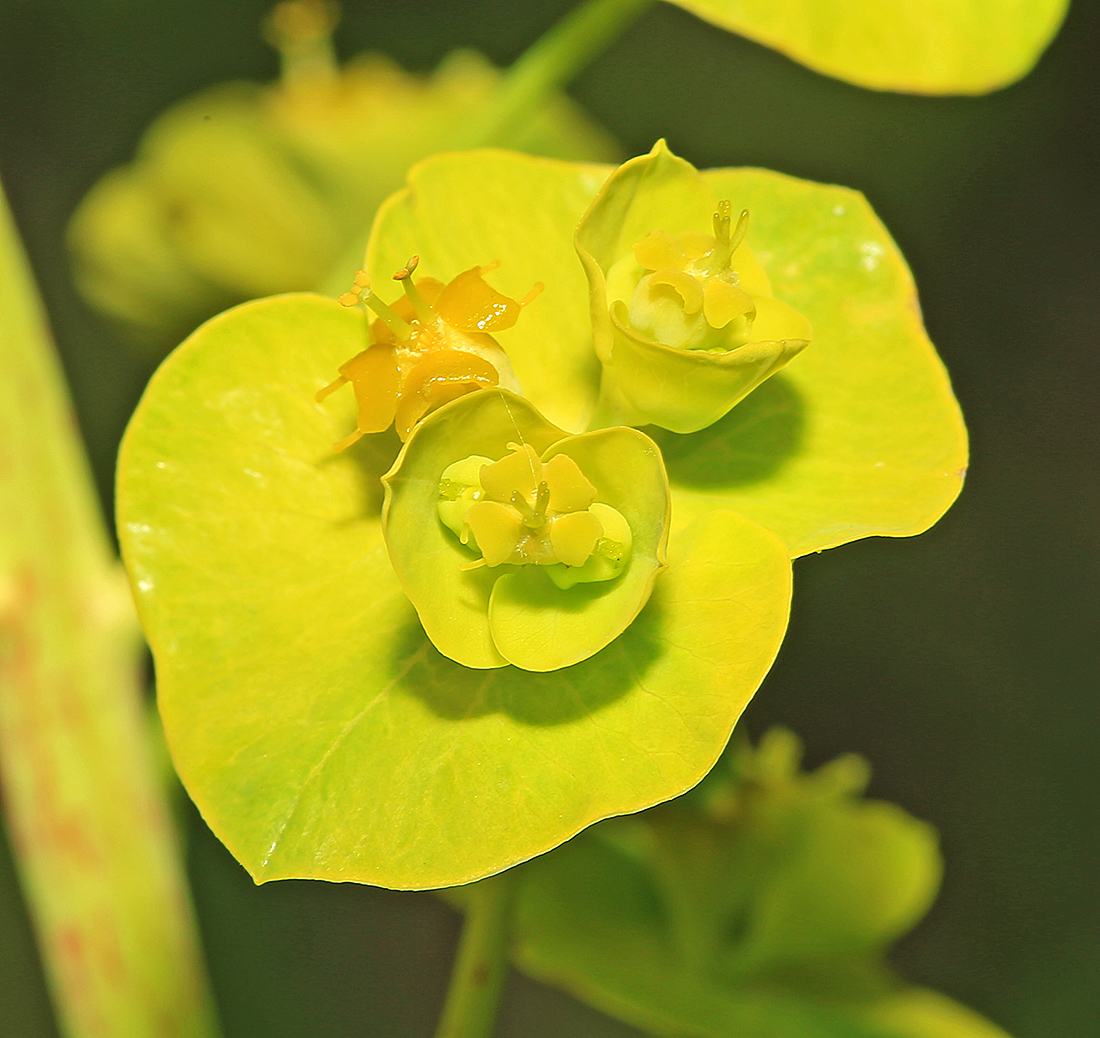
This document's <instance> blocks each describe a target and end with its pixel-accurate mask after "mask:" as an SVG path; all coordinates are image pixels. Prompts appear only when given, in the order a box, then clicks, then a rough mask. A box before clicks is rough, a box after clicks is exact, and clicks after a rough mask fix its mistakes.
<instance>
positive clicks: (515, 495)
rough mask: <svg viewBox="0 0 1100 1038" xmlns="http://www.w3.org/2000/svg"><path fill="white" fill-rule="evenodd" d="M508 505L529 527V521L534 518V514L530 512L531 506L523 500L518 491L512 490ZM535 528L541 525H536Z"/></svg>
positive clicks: (525, 499)
mask: <svg viewBox="0 0 1100 1038" xmlns="http://www.w3.org/2000/svg"><path fill="white" fill-rule="evenodd" d="M508 503H509V504H510V505H511V506H512V507H513V508H514V509H515V510H516V511H517V512H519V514H520V515H521V516H522V517H523V521H524V523H525V524H526V525H527V526H531V520H532V519H533V518H534V515H535V513H534V512H533V511H532V510H531V506H530V505H529V504H528V503H527V498H525V497H524V496H523V495H522V494H521V493H520V492H519V491H518V490H513V491H512V493H511V494H510V495H509V497H508ZM535 525H536V526H541V525H542V523H536V524H535Z"/></svg>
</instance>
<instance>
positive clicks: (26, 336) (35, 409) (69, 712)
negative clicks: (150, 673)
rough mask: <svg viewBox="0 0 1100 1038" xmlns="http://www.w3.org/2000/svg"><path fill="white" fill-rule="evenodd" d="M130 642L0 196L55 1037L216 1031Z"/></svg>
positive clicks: (22, 713) (21, 686)
mask: <svg viewBox="0 0 1100 1038" xmlns="http://www.w3.org/2000/svg"><path fill="white" fill-rule="evenodd" d="M140 653H141V639H140V634H139V631H138V627H137V622H136V618H135V616H134V611H133V604H132V600H131V598H130V594H129V589H128V588H127V586H126V583H125V579H124V577H123V574H122V571H121V567H120V566H119V565H118V563H117V561H116V560H115V558H114V553H113V550H112V548H111V543H110V540H109V538H108V535H107V531H106V529H105V527H104V524H103V521H102V518H101V515H100V510H99V505H98V502H97V500H96V495H95V491H94V489H93V487H92V481H91V477H90V473H89V472H88V467H87V464H86V461H85V459H84V456H83V452H82V448H81V445H80V440H79V436H78V434H77V432H76V429H75V425H74V422H73V418H72V414H71V410H70V405H69V401H68V397H67V393H66V390H65V385H64V380H63V376H62V374H61V370H60V366H59V365H58V362H57V359H56V357H55V355H54V352H53V349H52V344H51V342H50V338H49V333H48V331H47V327H46V320H45V315H44V313H43V310H42V306H41V303H40V301H39V299H38V295H37V292H36V290H35V286H34V283H33V279H32V277H31V273H30V269H29V267H28V265H27V262H26V260H25V258H24V256H23V253H22V249H21V247H20V243H19V240H18V237H17V235H16V231H15V227H14V224H13V222H12V220H11V217H10V214H9V213H8V209H7V205H6V203H5V201H4V199H3V195H2V193H0V791H2V793H3V799H4V808H5V812H6V822H7V826H8V830H9V832H10V834H11V838H12V845H13V850H14V852H15V857H16V864H17V867H18V870H19V874H20V879H21V881H22V885H23V890H24V893H25V895H26V898H27V902H28V907H29V909H30V914H31V918H32V921H33V923H34V927H35V931H36V933H37V937H38V944H39V948H40V950H41V954H42V958H43V960H44V965H45V970H46V977H47V982H48V985H49V987H50V991H51V994H52V997H53V1001H54V1006H55V1009H56V1011H57V1015H58V1019H59V1025H60V1029H61V1032H62V1034H64V1035H66V1036H67V1038H113V1036H115V1035H126V1036H127V1038H209V1036H212V1035H214V1034H215V1033H216V1030H217V1028H216V1025H215V1024H214V1018H213V1013H212V1010H211V1000H210V997H209V995H208V992H207V987H206V980H205V976H204V973H203V968H202V965H201V957H200V953H199V946H198V939H197V936H196V933H195V928H194V922H193V919H192V914H191V907H190V904H189V901H188V894H187V890H186V885H185V882H184V878H183V872H182V869H181V866H180V862H179V857H178V850H177V847H176V844H175V839H174V833H173V828H172V824H171V820H170V815H169V812H168V809H167V807H166V805H165V803H164V798H163V794H162V792H161V790H160V788H159V784H158V782H157V778H156V770H155V767H154V764H153V759H152V753H151V750H150V746H149V741H148V736H147V731H146V724H147V721H146V719H145V716H144V714H143V711H142V702H141V685H140V677H139V674H140V658H141V657H140Z"/></svg>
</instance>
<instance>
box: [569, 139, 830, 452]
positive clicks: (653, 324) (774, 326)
mask: <svg viewBox="0 0 1100 1038" xmlns="http://www.w3.org/2000/svg"><path fill="white" fill-rule="evenodd" d="M748 222H749V213H748V211H747V210H745V211H742V213H741V216H740V218H739V219H738V220H737V224H736V227H734V226H733V225H732V220H731V204H730V201H729V200H724V201H721V202H720V201H719V200H718V199H717V198H716V197H715V195H714V193H713V191H712V189H711V188H710V186H709V185H708V184H707V183H706V181H705V180H704V178H703V177H702V176H701V175H700V174H699V173H698V171H697V170H696V169H695V168H694V167H693V166H692V165H691V164H690V163H688V162H685V161H684V160H683V159H680V158H677V157H676V156H675V155H673V154H672V153H671V152H670V151H669V150H668V148H667V147H666V146H665V143H664V142H663V141H658V142H657V145H656V146H655V147H654V149H653V151H652V152H650V154H648V155H643V156H640V157H639V158H636V159H631V160H630V161H629V162H626V163H624V164H623V165H622V166H620V167H619V168H618V169H617V170H616V171H615V172H614V173H613V174H612V175H611V176H610V177H609V178H608V180H607V183H606V184H604V186H603V187H602V188H601V189H600V192H599V194H597V196H596V198H595V200H594V201H593V203H592V205H591V207H590V208H589V210H588V212H586V213H585V215H584V218H583V219H582V220H581V222H580V225H579V226H578V228H577V235H576V241H577V251H578V253H579V254H580V257H581V261H582V262H583V263H584V268H585V272H586V274H587V275H588V280H589V288H590V291H591V294H592V304H591V305H592V320H593V337H594V340H595V348H596V353H597V355H598V356H599V358H600V362H601V364H602V365H603V372H602V378H601V383H600V402H599V405H598V407H597V411H596V415H597V417H596V420H597V421H598V422H600V423H614V422H626V423H630V424H635V425H647V424H650V423H652V424H655V425H659V426H661V427H663V428H665V429H670V430H671V431H673V432H678V433H690V432H696V431H698V430H699V429H704V428H706V427H707V426H708V425H713V424H714V422H716V421H718V419H719V418H721V417H722V416H723V415H725V414H726V413H727V412H728V411H729V410H730V409H731V408H732V407H733V406H734V405H735V404H736V403H738V402H739V401H740V400H742V399H744V398H745V397H746V396H747V395H748V394H749V393H751V392H752V391H753V390H754V389H755V388H756V387H757V386H759V385H760V384H761V383H762V382H763V381H764V380H765V379H767V378H768V377H769V376H770V375H772V374H774V373H775V372H776V371H778V370H779V369H780V368H782V367H784V366H785V365H786V364H787V363H788V362H789V361H791V360H792V359H793V358H794V357H795V356H797V355H798V354H799V353H801V352H802V350H803V349H805V347H806V346H807V345H808V343H809V339H810V334H811V332H810V323H809V322H808V321H807V320H806V318H805V317H803V316H802V315H801V314H799V313H797V312H796V311H795V310H793V309H792V308H791V307H790V306H788V305H787V304H786V303H784V302H782V301H781V300H778V299H774V298H772V295H771V285H770V283H769V281H768V276H767V274H766V273H765V272H764V271H763V270H762V269H761V267H760V264H759V263H758V262H757V260H756V257H755V256H754V255H753V254H752V252H751V250H750V249H749V246H748V243H747V241H746V240H745V236H746V230H747V225H748ZM708 225H711V227H712V229H713V231H714V234H713V235H710V234H706V233H705V232H704V228H706V227H707V226H708Z"/></svg>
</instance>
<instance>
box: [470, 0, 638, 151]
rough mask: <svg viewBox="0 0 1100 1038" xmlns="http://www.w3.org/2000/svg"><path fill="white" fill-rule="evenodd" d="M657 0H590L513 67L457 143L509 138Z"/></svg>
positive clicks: (477, 144) (478, 143) (483, 143)
mask: <svg viewBox="0 0 1100 1038" xmlns="http://www.w3.org/2000/svg"><path fill="white" fill-rule="evenodd" d="M654 2H655V0H586V2H585V3H582V4H580V6H578V7H577V8H575V9H574V10H573V11H571V12H570V13H569V14H568V15H566V17H565V18H563V19H562V20H561V21H560V22H558V23H557V25H555V26H554V27H553V28H552V29H551V30H550V31H549V32H547V33H546V34H545V35H543V36H542V37H541V38H540V39H539V40H537V41H536V42H535V43H534V44H532V46H531V47H529V48H528V50H527V51H526V52H525V53H524V54H523V56H522V57H521V58H520V59H519V60H518V61H517V62H516V63H515V64H514V65H513V66H512V67H511V68H510V69H509V70H508V72H507V73H506V74H505V76H504V80H503V82H502V83H501V88H500V91H499V92H498V94H497V99H496V102H495V103H494V105H493V107H492V108H491V109H490V110H489V111H488V112H486V113H485V115H484V116H483V117H482V118H480V119H477V120H474V121H473V122H472V123H470V124H468V125H467V126H466V127H464V129H463V131H462V135H461V138H460V140H458V141H456V143H455V147H456V148H477V147H483V146H486V145H501V144H506V143H508V142H509V141H510V140H511V139H512V138H513V137H514V136H515V134H516V132H517V129H518V128H519V127H520V124H522V123H523V121H524V120H526V119H528V118H530V115H531V113H532V112H534V111H536V110H537V109H538V107H539V104H540V102H541V101H542V100H543V98H545V97H546V95H547V94H549V93H550V92H551V91H552V90H554V89H555V88H557V87H560V86H563V85H564V84H566V83H568V82H569V81H570V80H571V79H572V78H573V77H574V76H575V75H576V74H577V73H578V72H579V71H580V70H581V69H583V68H584V67H585V66H586V65H587V64H588V63H589V62H590V61H592V60H593V59H594V58H595V57H596V55H598V54H599V53H600V52H601V51H602V50H604V48H606V47H608V46H609V45H610V44H611V43H613V42H614V41H615V40H617V39H618V38H619V36H621V35H622V33H623V32H624V31H625V30H626V28H627V26H629V25H630V23H631V22H632V21H634V19H636V18H637V17H638V16H639V15H640V14H641V13H642V12H643V11H644V10H645V9H646V8H647V7H649V6H651V5H652V4H653V3H654Z"/></svg>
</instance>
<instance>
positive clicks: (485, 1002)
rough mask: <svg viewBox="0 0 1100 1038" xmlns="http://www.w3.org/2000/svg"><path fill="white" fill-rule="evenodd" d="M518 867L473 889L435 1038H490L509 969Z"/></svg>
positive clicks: (485, 880) (470, 888)
mask: <svg viewBox="0 0 1100 1038" xmlns="http://www.w3.org/2000/svg"><path fill="white" fill-rule="evenodd" d="M514 873H515V869H509V870H508V871H507V872H502V873H500V875H497V876H491V877H490V878H489V879H483V880H481V882H479V883H475V884H473V885H472V886H470V887H469V895H468V898H467V900H466V923H465V925H464V927H463V929H462V939H461V941H460V942H459V946H458V954H457V956H456V957H455V964H454V969H453V970H452V972H451V986H450V988H449V989H448V991H447V1001H446V1003H445V1004H444V1006H443V1015H442V1017H441V1018H440V1022H439V1029H438V1030H437V1031H436V1038H490V1036H491V1035H492V1033H493V1025H494V1023H495V1022H496V1015H497V1004H498V1003H499V1001H500V991H501V987H502V986H503V982H504V974H505V971H506V970H507V966H508V938H509V933H510V922H511V914H512V900H513V894H514V891H515V883H516V880H515V875H514Z"/></svg>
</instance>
